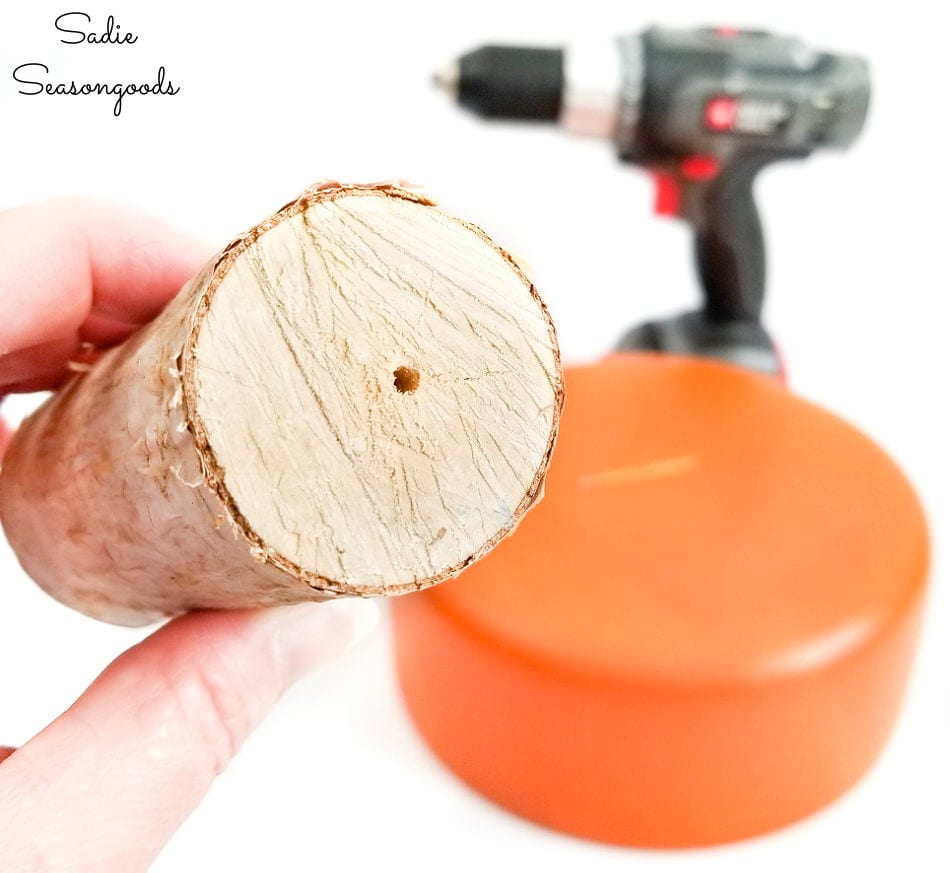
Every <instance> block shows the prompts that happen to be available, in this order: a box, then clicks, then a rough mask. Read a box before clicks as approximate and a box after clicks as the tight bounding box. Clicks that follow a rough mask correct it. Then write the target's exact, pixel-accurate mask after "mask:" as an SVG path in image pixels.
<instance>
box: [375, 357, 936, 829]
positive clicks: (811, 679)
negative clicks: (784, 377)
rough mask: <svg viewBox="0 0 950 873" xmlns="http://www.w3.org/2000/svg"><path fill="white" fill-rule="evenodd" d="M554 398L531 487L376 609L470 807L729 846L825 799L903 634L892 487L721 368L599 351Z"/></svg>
mask: <svg viewBox="0 0 950 873" xmlns="http://www.w3.org/2000/svg"><path fill="white" fill-rule="evenodd" d="M566 391H567V403H566V407H565V411H564V418H563V420H562V426H561V436H560V439H559V442H558V446H557V449H556V451H555V455H554V462H553V465H552V468H551V472H550V475H549V477H548V481H547V495H546V497H545V499H544V500H543V501H542V502H541V504H540V505H539V506H538V507H537V508H536V509H534V510H533V511H532V512H531V513H529V514H528V516H527V518H526V519H525V521H524V522H523V523H522V525H521V526H520V527H519V529H518V531H517V533H516V534H515V535H514V536H512V537H510V538H509V539H507V540H506V541H504V542H503V543H502V544H501V545H500V546H499V547H498V548H497V549H496V550H495V551H494V552H493V553H492V554H490V555H488V557H487V558H485V559H484V560H483V561H481V562H480V563H479V564H477V565H475V566H474V567H472V568H470V569H469V570H467V571H466V572H465V573H464V575H463V576H462V577H461V578H459V579H457V580H454V581H451V582H448V583H446V584H444V585H442V586H439V587H437V588H434V589H431V590H428V591H425V592H421V593H419V594H414V595H411V596H409V597H405V598H401V599H399V600H397V601H395V602H394V603H393V623H394V631H395V644H396V655H397V667H398V674H399V680H400V684H401V687H402V691H403V695H404V697H405V701H406V704H407V706H408V709H409V711H410V713H411V715H412V717H413V719H414V720H415V722H416V724H417V725H418V728H419V730H420V731H421V733H422V734H423V736H424V737H425V738H426V740H427V741H428V742H429V743H430V744H431V746H432V748H433V749H434V750H435V752H436V753H437V754H438V755H439V757H441V758H442V760H444V761H445V762H446V763H447V764H448V765H449V766H450V767H451V768H452V769H453V770H455V771H456V772H457V773H458V774H459V775H460V776H461V777H462V778H463V779H465V780H466V781H467V782H468V783H470V784H471V785H472V786H474V787H475V788H477V789H478V790H479V791H481V792H483V793H484V794H486V795H487V796H489V797H490V798H493V799H494V800H496V801H497V802H499V803H501V804H503V805H504V806H506V807H508V808H509V809H511V810H513V811H515V812H517V813H520V814H521V815H523V816H526V817H527V818H529V819H533V820H535V821H537V822H540V823H542V824H545V825H548V826H550V827H552V828H557V829H559V830H563V831H567V832H570V833H573V834H577V835H580V836H584V837H589V838H591V839H596V840H603V841H606V842H610V843H619V844H625V845H639V846H657V847H659V846H668V847H673V846H695V845H702V844H710V843H718V842H724V841H729V840H735V839H739V838H742V837H748V836H751V835H753V834H758V833H761V832H764V831H768V830H770V829H773V828H777V827H780V826H782V825H784V824H787V823H789V822H792V821H794V820H796V819H799V818H801V817H802V816H805V815H807V814H808V813H810V812H812V811H814V810H816V809H818V808H819V807H821V806H822V805H824V804H826V803H828V802H829V801H831V800H832V799H833V798H835V797H836V796H838V795H839V794H841V793H842V792H843V791H844V790H845V789H846V788H848V787H849V786H850V785H851V784H852V783H854V782H855V780H857V779H858V778H859V777H860V776H861V775H862V774H863V773H864V772H865V771H866V770H867V768H868V767H869V766H870V764H871V763H872V761H873V760H874V758H875V756H876V755H877V754H878V752H879V751H880V750H881V748H882V746H883V745H884V743H885V741H886V739H887V736H888V734H889V732H890V729H891V726H892V724H893V722H894V719H895V715H896V713H897V709H898V705H899V702H900V698H901V695H902V692H903V689H904V686H905V682H906V677H907V672H908V667H909V664H910V660H911V655H912V651H913V648H914V644H915V641H916V637H917V629H918V623H919V618H920V613H921V605H922V601H923V595H924V589H925V577H926V571H927V564H928V541H927V531H926V524H925V520H924V517H923V514H922V511H921V508H920V505H919V503H918V501H917V498H916V497H915V495H914V493H913V491H912V490H911V488H910V486H909V485H908V483H907V481H906V479H905V478H904V476H903V475H902V474H901V472H900V471H899V470H898V468H897V467H896V466H895V465H894V463H893V462H892V461H891V460H890V459H889V458H888V457H887V456H886V455H885V454H884V453H883V452H882V451H881V450H880V449H879V448H878V447H877V446H876V445H874V443H872V442H871V441H870V440H868V439H867V438H866V437H864V436H863V435H862V434H860V433H859V432H857V431H856V430H854V429H853V428H852V427H850V426H849V425H847V424H845V423H844V422H842V421H841V420H840V419H838V418H836V417H835V416H833V415H830V414H829V413H827V412H825V411H823V410H821V409H819V408H817V407H815V406H813V405H812V404H810V403H807V402H805V401H803V400H801V399H799V398H796V397H795V396H794V395H792V394H790V393H788V392H787V391H786V390H785V389H783V388H782V387H781V385H779V384H778V383H776V382H774V381H773V380H770V379H767V378H764V377H759V376H756V375H754V374H750V373H747V372H744V371H741V370H738V369H735V368H732V367H728V366H725V365H720V364H716V363H712V362H703V361H698V360H692V359H679V358H672V357H658V356H649V355H625V356H617V357H614V358H610V359H608V360H606V361H604V362H602V363H600V364H597V365H594V366H589V367H578V368H574V369H571V370H569V371H568V372H567V373H566ZM895 802H899V801H895Z"/></svg>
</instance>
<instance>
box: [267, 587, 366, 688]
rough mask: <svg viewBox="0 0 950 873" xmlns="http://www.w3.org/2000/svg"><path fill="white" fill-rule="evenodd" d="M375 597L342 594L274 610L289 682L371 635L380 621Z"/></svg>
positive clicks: (279, 653)
mask: <svg viewBox="0 0 950 873" xmlns="http://www.w3.org/2000/svg"><path fill="white" fill-rule="evenodd" d="M379 616H380V610H379V607H378V606H377V605H376V603H375V602H374V601H372V600H364V599H362V598H359V597H342V598H340V599H339V600H328V601H326V602H324V603H302V604H299V605H297V606H282V607H278V608H277V609H273V610H271V611H270V616H269V619H268V620H269V621H272V622H274V627H273V631H272V632H273V634H274V640H275V644H276V648H277V659H278V667H279V669H280V672H281V676H282V677H283V679H284V683H285V684H286V685H290V684H292V683H293V682H296V681H297V680H298V679H300V677H301V676H303V675H304V674H306V673H308V672H309V671H310V670H312V669H314V668H315V667H318V666H319V665H320V664H325V663H326V662H327V661H330V660H332V659H333V658H334V657H336V656H337V655H339V654H340V653H342V652H344V651H346V650H347V649H350V648H352V647H353V646H355V645H356V644H357V643H358V642H359V641H360V640H362V639H365V638H366V637H367V636H369V635H370V634H371V633H372V631H373V630H374V628H375V627H376V625H377V624H378V623H379Z"/></svg>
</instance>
